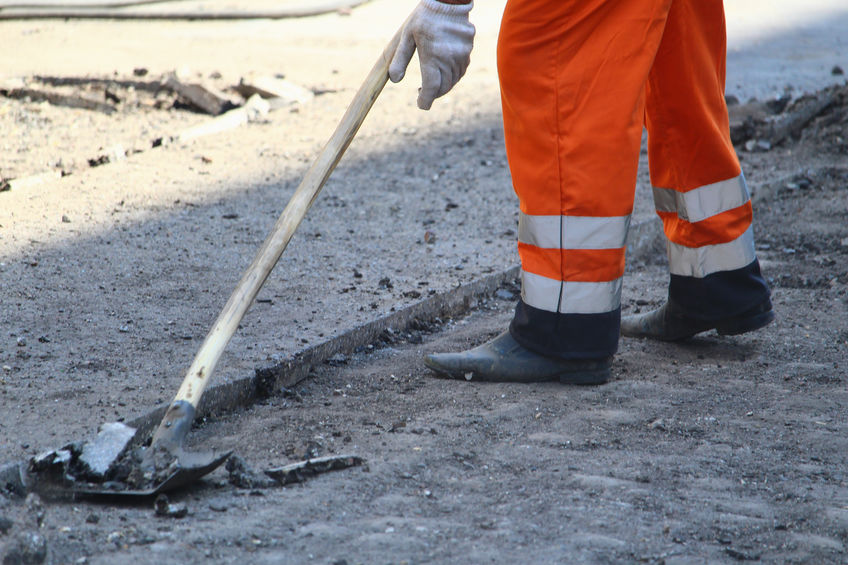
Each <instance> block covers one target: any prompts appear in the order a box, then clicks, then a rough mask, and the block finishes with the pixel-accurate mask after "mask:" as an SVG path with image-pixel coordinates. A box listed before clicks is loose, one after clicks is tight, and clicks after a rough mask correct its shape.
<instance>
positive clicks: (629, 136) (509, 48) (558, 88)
mask: <svg viewBox="0 0 848 565" xmlns="http://www.w3.org/2000/svg"><path fill="white" fill-rule="evenodd" d="M670 2H671V0H616V1H615V2H610V1H606V0H509V2H508V3H507V6H506V10H505V13H504V17H503V21H502V26H501V34H500V40H499V44H498V70H499V74H500V81H501V93H502V99H503V114H504V130H505V136H506V150H507V156H508V158H509V164H510V170H511V173H512V179H513V185H514V187H515V192H516V194H517V195H518V198H519V204H520V208H521V212H520V224H519V243H518V250H519V255H520V257H521V266H522V292H521V300H520V302H519V304H518V307H517V309H516V313H515V318H514V320H513V322H512V324H511V326H510V334H511V335H508V336H502V338H499V339H503V340H507V341H509V340H514V342H517V344H518V345H519V346H521V347H523V348H526V349H527V350H529V351H530V352H532V353H533V354H536V355H541V356H543V357H545V358H549V359H550V358H552V359H559V360H607V363H608V359H609V357H610V356H611V355H612V354H613V353H614V352H615V351H616V348H617V345H618V335H619V321H620V313H621V309H620V296H621V281H622V275H623V274H624V245H625V237H626V234H627V229H628V226H629V223H630V214H631V212H632V209H633V196H634V187H635V182H636V170H637V166H638V155H639V145H640V140H641V134H642V125H643V119H644V85H645V82H646V80H647V77H648V73H649V71H650V68H651V65H652V63H653V58H654V53H655V51H656V49H657V48H658V45H659V43H660V40H661V37H662V33H663V27H664V23H665V17H666V13H667V11H668V9H669V5H670ZM496 345H497V346H498V347H500V345H502V344H501V343H500V342H497V344H496ZM501 349H503V350H504V351H506V350H509V351H513V350H514V349H515V348H514V347H513V343H512V341H510V343H509V344H508V346H504V347H503V348H501ZM501 349H498V351H500V350H501ZM498 355H500V354H498ZM504 355H507V354H504ZM502 356H503V355H502ZM431 359H432V358H431ZM524 364H525V365H526V364H527V362H526V361H525V362H524ZM431 366H433V364H431Z"/></svg>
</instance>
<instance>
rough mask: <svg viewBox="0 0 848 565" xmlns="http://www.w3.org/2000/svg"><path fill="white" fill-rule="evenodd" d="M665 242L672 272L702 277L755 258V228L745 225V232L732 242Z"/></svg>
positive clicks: (741, 264) (745, 263) (728, 269)
mask: <svg viewBox="0 0 848 565" xmlns="http://www.w3.org/2000/svg"><path fill="white" fill-rule="evenodd" d="M667 243H668V265H669V270H670V271H671V274H673V275H681V276H684V277H696V278H699V279H702V278H704V277H706V276H707V275H710V274H712V273H717V272H719V271H732V270H734V269H741V268H742V267H744V266H746V265H749V264H750V263H751V262H752V261H753V260H754V259H755V258H756V253H755V251H754V230H753V228H752V227H750V226H749V227H748V229H747V230H745V233H743V234H742V235H740V236H739V237H737V238H736V239H734V240H733V241H731V242H728V243H720V244H718V245H706V246H704V247H685V246H683V245H680V244H678V243H672V242H670V241H668V242H667Z"/></svg>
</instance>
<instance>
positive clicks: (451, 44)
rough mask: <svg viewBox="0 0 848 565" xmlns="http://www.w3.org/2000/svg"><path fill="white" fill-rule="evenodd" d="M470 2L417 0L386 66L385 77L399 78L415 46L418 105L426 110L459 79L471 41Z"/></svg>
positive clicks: (404, 70) (394, 80)
mask: <svg viewBox="0 0 848 565" xmlns="http://www.w3.org/2000/svg"><path fill="white" fill-rule="evenodd" d="M471 7H472V3H470V2H469V3H468V4H446V3H443V2H439V1H438V0H421V3H420V4H418V6H417V7H416V8H415V10H413V12H412V15H411V16H409V19H408V20H407V21H406V24H405V25H404V27H403V31H402V32H401V37H400V43H399V44H398V48H397V51H395V56H394V57H393V58H392V62H391V65H390V66H389V78H390V79H391V80H392V82H399V81H400V80H401V79H402V78H403V75H404V74H405V73H406V67H407V66H408V65H409V61H410V60H411V59H412V54H413V53H414V52H415V49H416V48H418V61H419V62H420V63H421V88H420V89H419V90H418V107H419V108H421V109H422V110H429V109H430V106H432V105H433V100H435V99H436V98H438V97H439V96H442V95H444V94H446V93H447V92H448V91H449V90H450V89H451V88H453V86H454V85H455V84H456V83H457V82H459V79H460V78H462V75H464V74H465V69H467V68H468V63H470V62H471V48H472V46H473V45H474V25H473V24H472V23H471V22H470V21H468V12H470V11H471Z"/></svg>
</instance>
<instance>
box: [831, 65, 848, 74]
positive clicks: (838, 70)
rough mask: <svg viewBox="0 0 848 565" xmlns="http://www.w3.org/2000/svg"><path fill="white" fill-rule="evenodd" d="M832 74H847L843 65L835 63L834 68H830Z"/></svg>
mask: <svg viewBox="0 0 848 565" xmlns="http://www.w3.org/2000/svg"><path fill="white" fill-rule="evenodd" d="M830 74H832V75H833V76H841V75H844V74H845V71H843V70H842V67H840V66H839V65H833V68H832V69H830Z"/></svg>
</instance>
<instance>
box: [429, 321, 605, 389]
mask: <svg viewBox="0 0 848 565" xmlns="http://www.w3.org/2000/svg"><path fill="white" fill-rule="evenodd" d="M611 362H612V358H611V357H608V358H606V359H588V360H565V359H552V358H549V357H544V356H542V355H539V354H537V353H534V352H532V351H530V350H529V349H527V348H526V347H524V346H523V345H521V344H520V343H518V342H517V341H515V339H514V338H513V337H512V335H510V333H509V332H508V331H507V332H504V333H502V334H501V335H499V336H498V337H496V338H495V339H493V340H491V341H489V342H488V343H484V344H483V345H481V346H479V347H475V348H474V349H470V350H468V351H463V352H460V353H434V354H432V355H428V356H427V357H425V358H424V364H425V365H427V367H429V368H430V369H432V370H433V371H435V372H436V373H438V374H440V375H442V376H445V377H449V378H453V379H465V380H468V381H492V382H516V383H532V382H542V381H559V382H561V383H563V384H578V385H598V384H603V383H605V382H607V381H608V380H609V379H610V365H611Z"/></svg>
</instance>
